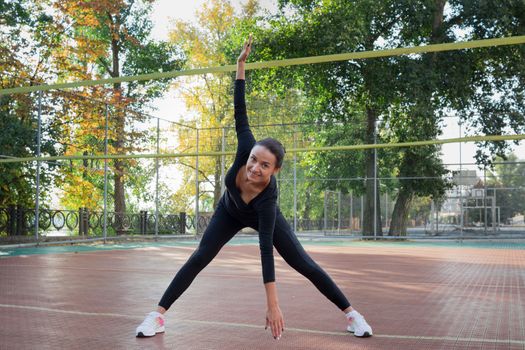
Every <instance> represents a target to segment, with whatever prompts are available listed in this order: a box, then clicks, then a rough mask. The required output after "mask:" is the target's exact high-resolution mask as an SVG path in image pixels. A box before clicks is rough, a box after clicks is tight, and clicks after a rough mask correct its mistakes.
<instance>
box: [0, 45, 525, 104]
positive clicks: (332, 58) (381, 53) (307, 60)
mask: <svg viewBox="0 0 525 350" xmlns="http://www.w3.org/2000/svg"><path fill="white" fill-rule="evenodd" d="M523 43H525V35H522V36H514V37H505V38H497V39H483V40H472V41H461V42H455V43H445V44H432V45H425V46H414V47H404V48H397V49H388V50H377V51H363V52H349V53H342V54H335V55H325V56H312V57H302V58H290V59H284V60H275V61H264V62H256V63H249V64H247V65H246V69H261V68H274V67H283V66H295V65H304V64H314V63H326V62H336V61H347V60H360V59H365V58H377V57H387V56H399V55H408V54H417V53H425V52H439V51H452V50H464V49H475V48H482V47H491V46H502V45H518V44H523ZM235 70H236V66H235V65H227V66H220V67H208V68H199V69H188V70H182V71H171V72H158V73H150V74H142V75H133V76H125V77H118V78H109V79H98V80H83V81H76V82H70V83H57V84H52V85H35V86H22V87H17V88H9V89H2V90H0V96H2V95H9V94H14V93H27V92H31V91H46V90H56V89H72V88H76V87H80V86H94V85H103V84H114V83H120V82H126V81H141V80H154V79H164V78H174V77H180V76H188V75H198V74H208V73H220V72H223V73H224V72H233V71H235Z"/></svg>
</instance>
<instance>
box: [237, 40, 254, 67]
mask: <svg viewBox="0 0 525 350" xmlns="http://www.w3.org/2000/svg"><path fill="white" fill-rule="evenodd" d="M250 51H252V35H251V34H250V36H249V37H248V40H246V41H245V42H244V46H243V48H242V52H241V54H240V55H239V58H237V62H246V59H247V58H248V55H249V54H250Z"/></svg>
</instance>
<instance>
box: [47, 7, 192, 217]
mask: <svg viewBox="0 0 525 350" xmlns="http://www.w3.org/2000/svg"><path fill="white" fill-rule="evenodd" d="M151 4H152V1H147V0H145V1H134V0H129V1H118V2H113V1H96V2H78V1H72V0H68V1H54V2H53V5H54V7H55V9H56V11H57V12H58V13H57V15H56V16H57V17H58V18H59V19H60V21H57V23H58V24H57V25H56V28H55V31H56V32H60V33H61V34H60V36H61V38H62V43H63V45H62V47H61V48H59V49H57V50H56V51H55V52H54V64H55V66H56V67H57V70H58V71H59V72H60V74H61V75H62V76H63V79H72V78H76V79H79V78H80V79H93V78H102V77H107V76H109V77H113V78H116V77H120V76H121V75H138V74H145V73H153V72H163V71H171V70H175V69H179V68H180V66H181V59H182V57H181V55H180V53H179V51H178V49H177V48H176V47H175V46H173V45H170V44H168V43H165V42H156V41H153V40H151V39H150V38H149V34H150V32H151V29H152V23H151V20H150V19H149V13H150V12H151ZM168 84H169V79H160V80H153V81H142V82H130V83H128V84H121V83H115V84H113V86H112V88H111V90H109V91H108V90H107V89H106V88H104V87H102V86H97V87H93V88H89V89H83V90H81V91H79V92H78V94H76V95H75V96H69V99H68V102H67V103H64V105H63V110H64V113H67V114H69V115H70V116H74V117H75V118H78V123H77V125H78V127H76V128H75V130H73V131H74V132H73V134H72V136H71V133H67V132H66V133H65V135H64V137H66V138H70V137H73V139H72V140H70V141H69V142H67V144H68V145H75V146H76V149H75V148H74V147H73V148H71V147H69V149H68V150H66V152H69V153H79V152H80V153H83V152H84V151H85V152H87V154H100V153H102V152H103V143H102V142H100V140H101V139H103V136H102V134H103V132H104V118H103V116H104V114H105V106H104V101H106V102H108V103H109V105H110V108H111V110H110V112H111V114H110V125H109V129H110V134H109V138H110V141H111V144H110V152H111V153H119V154H125V153H128V152H130V151H132V150H140V149H139V148H137V145H140V144H141V142H142V141H141V140H143V139H144V137H145V135H144V132H143V131H141V130H140V129H139V128H138V126H137V125H138V124H139V123H140V122H142V121H144V120H145V117H144V116H143V115H142V114H141V113H140V112H143V111H146V110H147V106H148V102H151V101H152V100H153V99H154V98H156V97H159V96H160V95H161V94H162V93H163V91H165V90H166V89H167V88H168V86H169V85H168ZM77 97H78V98H77ZM90 100H91V101H90ZM97 100H100V101H102V103H98V104H97V107H96V108H89V106H91V107H92V106H93V101H97ZM95 104H96V103H95ZM132 111H133V112H132ZM65 115H66V114H64V116H65ZM128 120H131V121H132V122H131V123H128V122H127V121H128ZM95 163H96V162H95ZM91 164H93V162H91ZM84 166H86V163H84ZM130 166H140V163H139V162H137V161H129V162H128V161H123V160H119V159H117V160H114V161H113V190H114V194H113V197H114V210H115V212H117V213H125V212H126V200H125V182H126V180H127V179H128V180H129V176H128V175H129V172H128V168H129V167H130ZM86 175H87V174H86V173H85V172H82V176H83V178H84V182H83V183H84V184H86V182H85V181H87V182H90V183H93V181H95V179H88V177H87V176H86ZM93 175H96V173H95V174H93ZM70 176H74V175H72V174H70ZM99 176H100V173H99ZM66 177H67V176H66ZM76 182H78V181H76V180H74V179H71V180H70V186H74V185H75V184H76ZM99 183H100V182H99Z"/></svg>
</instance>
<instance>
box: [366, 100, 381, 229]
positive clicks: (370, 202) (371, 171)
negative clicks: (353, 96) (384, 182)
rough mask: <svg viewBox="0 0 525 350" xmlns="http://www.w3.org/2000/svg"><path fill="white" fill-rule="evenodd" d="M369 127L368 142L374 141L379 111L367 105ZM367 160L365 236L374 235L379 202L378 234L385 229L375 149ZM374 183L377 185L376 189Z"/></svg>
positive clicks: (368, 151)
mask: <svg viewBox="0 0 525 350" xmlns="http://www.w3.org/2000/svg"><path fill="white" fill-rule="evenodd" d="M366 114H367V127H366V135H367V136H366V137H367V143H368V144H373V143H374V135H375V123H376V119H377V113H376V111H375V110H374V109H372V108H370V107H367V110H366ZM365 152H366V155H365V162H366V192H365V208H364V214H363V236H374V204H376V203H377V208H376V210H375V212H376V232H375V234H376V235H377V236H382V235H383V231H382V229H381V226H382V225H381V206H380V201H379V181H374V178H376V177H377V174H375V168H376V167H375V157H374V150H366V151H365ZM374 184H375V185H377V187H376V188H375V190H374ZM374 192H375V193H376V200H375V201H374Z"/></svg>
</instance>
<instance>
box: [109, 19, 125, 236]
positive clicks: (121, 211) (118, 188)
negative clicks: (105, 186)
mask: <svg viewBox="0 0 525 350" xmlns="http://www.w3.org/2000/svg"><path fill="white" fill-rule="evenodd" d="M110 19H111V21H112V23H113V30H114V33H113V39H112V40H111V55H112V63H113V66H112V71H111V72H110V75H111V76H112V77H113V78H117V77H119V76H120V60H119V53H120V47H119V39H118V38H119V36H118V35H117V33H118V32H119V29H120V23H119V21H120V16H118V15H117V16H115V17H114V18H113V17H111V16H110ZM113 94H114V98H115V101H116V102H117V103H118V102H120V100H122V85H121V84H120V83H115V84H113ZM114 120H115V135H116V140H115V151H116V152H117V153H118V154H123V153H124V152H125V150H124V145H125V130H124V126H125V115H124V112H123V111H122V110H121V109H118V108H117V110H116V112H115V114H114ZM113 165H114V167H115V169H114V175H113V181H114V193H113V199H114V205H115V218H116V219H117V222H118V225H117V234H122V233H124V232H123V227H122V224H123V222H124V215H125V213H126V197H125V191H124V173H125V164H124V161H123V160H120V159H115V161H114V163H113Z"/></svg>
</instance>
